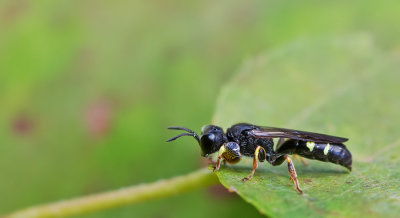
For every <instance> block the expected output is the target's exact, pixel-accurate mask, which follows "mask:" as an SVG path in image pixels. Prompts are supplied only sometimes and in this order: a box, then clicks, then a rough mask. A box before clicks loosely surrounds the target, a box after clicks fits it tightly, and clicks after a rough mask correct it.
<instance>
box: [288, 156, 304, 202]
mask: <svg viewBox="0 0 400 218" xmlns="http://www.w3.org/2000/svg"><path fill="white" fill-rule="evenodd" d="M285 159H286V162H287V164H288V171H289V175H290V180H292V181H293V183H294V185H295V186H296V189H297V191H298V192H299V193H300V194H302V193H303V191H302V190H301V189H300V185H299V181H298V180H297V173H296V169H295V168H294V164H293V162H292V159H290V157H289V156H288V155H285Z"/></svg>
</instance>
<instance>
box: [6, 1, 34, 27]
mask: <svg viewBox="0 0 400 218" xmlns="http://www.w3.org/2000/svg"><path fill="white" fill-rule="evenodd" d="M27 8H28V4H27V1H22V0H20V1H9V3H8V5H7V4H6V5H5V6H4V7H3V10H1V11H0V24H1V21H2V22H3V23H5V24H8V23H10V22H12V21H14V20H17V19H18V18H19V17H21V15H22V14H23V12H25V11H26V9H27Z"/></svg>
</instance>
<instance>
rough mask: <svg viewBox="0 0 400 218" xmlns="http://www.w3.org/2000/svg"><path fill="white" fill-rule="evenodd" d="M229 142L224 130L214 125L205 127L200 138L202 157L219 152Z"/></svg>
mask: <svg viewBox="0 0 400 218" xmlns="http://www.w3.org/2000/svg"><path fill="white" fill-rule="evenodd" d="M227 141H228V140H227V138H226V136H225V134H224V130H223V129H222V128H221V127H218V126H214V125H208V126H204V127H203V128H202V129H201V136H200V147H201V150H202V156H204V157H207V156H208V155H209V154H212V153H214V152H217V151H218V150H219V148H220V147H221V146H222V145H223V144H224V143H225V142H227Z"/></svg>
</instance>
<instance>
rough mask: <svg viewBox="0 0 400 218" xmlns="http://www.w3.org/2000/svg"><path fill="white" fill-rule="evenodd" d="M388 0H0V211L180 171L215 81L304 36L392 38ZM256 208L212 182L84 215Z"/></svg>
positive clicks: (192, 154)
mask: <svg viewBox="0 0 400 218" xmlns="http://www.w3.org/2000/svg"><path fill="white" fill-rule="evenodd" d="M399 11H400V3H398V1H379V2H378V1H351V2H349V1H249V0H247V1H234V2H233V1H227V0H223V1H142V2H139V1H113V2H110V1H49V0H47V1H27V0H3V1H0V195H1V198H0V214H4V213H7V212H11V211H13V210H16V209H19V208H22V207H27V206H31V205H34V204H40V203H45V202H50V201H56V200H61V199H66V198H71V197H76V196H80V195H84V194H89V193H95V192H99V191H104V190H112V189H117V188H120V187H123V186H128V185H132V184H138V183H144V182H152V181H155V180H158V179H161V178H167V177H172V176H175V175H180V174H185V173H188V172H191V171H193V170H195V169H197V168H199V167H201V165H202V161H201V157H200V155H199V154H200V152H199V148H198V146H197V145H196V143H195V141H193V139H190V138H185V139H182V140H179V141H176V143H173V144H167V143H165V139H167V138H168V137H171V136H173V135H174V134H175V132H174V133H171V132H168V131H167V130H166V127H167V126H170V125H181V126H186V127H189V128H192V129H194V130H197V131H200V127H201V126H202V125H204V124H208V123H210V122H211V119H212V116H213V110H214V107H215V101H216V97H217V95H218V93H219V90H220V87H221V86H223V84H224V83H225V82H226V81H227V80H229V79H230V78H231V76H232V74H233V73H235V71H236V70H237V69H239V68H240V66H241V64H242V63H243V62H244V61H245V60H246V59H249V58H251V57H253V56H256V55H258V54H260V53H263V52H268V50H269V49H270V48H273V47H276V46H279V45H281V44H285V43H288V42H290V41H292V40H294V39H297V38H301V37H303V38H304V37H310V36H319V35H333V34H335V35H337V34H346V33H353V32H368V33H370V34H372V35H373V37H375V39H376V41H377V42H378V43H379V44H380V45H381V46H382V47H383V48H384V49H387V50H398V49H400V43H399V35H400V28H399V27H398V25H399V21H400V13H399ZM189 215H190V216H191V217H204V216H209V217H218V216H225V217H228V216H231V217H240V216H244V215H248V216H257V215H259V213H258V212H257V211H256V210H255V209H253V208H252V206H250V205H248V204H247V203H245V202H243V201H242V200H241V199H240V198H238V197H236V196H234V195H233V194H226V193H224V192H223V191H217V189H210V190H198V191H194V192H191V193H186V194H183V195H180V196H176V197H172V198H168V199H161V200H156V201H152V202H146V203H141V204H138V205H133V206H128V207H123V208H117V209H113V210H108V211H103V212H97V213H94V214H89V215H86V216H85V217H132V216H137V217H185V216H189Z"/></svg>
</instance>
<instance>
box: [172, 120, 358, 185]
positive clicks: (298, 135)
mask: <svg viewBox="0 0 400 218" xmlns="http://www.w3.org/2000/svg"><path fill="white" fill-rule="evenodd" d="M168 129H175V130H184V131H186V132H185V133H182V134H180V135H177V136H175V137H173V138H171V139H169V140H167V142H170V141H173V140H175V139H177V138H179V137H181V136H193V137H194V138H195V139H196V140H197V142H198V143H199V145H200V147H201V150H202V156H203V157H207V156H208V155H210V154H212V153H215V152H218V159H217V163H216V165H215V167H214V171H217V170H218V169H219V167H220V163H221V159H222V160H225V161H226V162H228V163H231V164H234V163H237V162H239V161H240V159H241V157H242V155H244V156H249V157H253V170H252V171H251V173H250V175H249V176H248V177H246V178H243V181H247V180H250V179H251V178H252V177H253V174H254V171H255V170H256V168H257V166H258V162H259V161H260V162H264V161H267V162H268V163H270V164H271V165H273V166H277V165H280V164H282V163H283V162H284V161H285V160H286V162H287V164H288V170H289V175H290V179H291V180H292V181H293V183H294V184H295V186H296V189H297V191H298V192H299V193H302V191H301V189H300V186H299V182H298V180H297V174H296V170H295V168H294V165H293V162H292V160H291V159H290V158H289V156H288V155H291V154H298V155H300V156H302V157H305V158H308V159H315V160H319V161H325V162H331V163H335V164H339V165H342V166H344V167H346V168H347V169H349V170H350V171H351V164H352V156H351V153H350V151H349V150H347V148H346V146H345V145H344V144H343V142H346V141H347V140H348V139H346V138H341V137H336V136H329V135H324V134H319V133H313V132H305V131H298V130H292V129H284V128H275V127H261V126H256V125H252V124H247V123H239V124H236V125H233V126H232V127H230V128H228V129H227V131H226V134H225V133H224V130H223V129H222V128H221V127H218V126H214V125H207V126H204V127H203V128H202V130H201V135H200V138H199V136H198V135H197V134H196V133H195V132H194V131H192V130H190V129H188V128H184V127H169V128H168ZM274 138H279V141H278V143H277V145H276V148H275V149H274V142H273V139H274Z"/></svg>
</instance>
